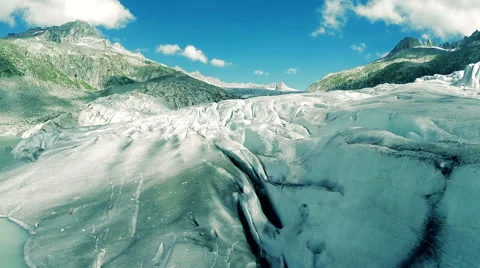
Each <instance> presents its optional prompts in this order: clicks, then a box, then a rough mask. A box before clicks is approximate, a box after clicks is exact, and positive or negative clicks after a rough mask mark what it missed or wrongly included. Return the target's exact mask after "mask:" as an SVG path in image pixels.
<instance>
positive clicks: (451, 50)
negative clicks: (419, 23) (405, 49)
mask: <svg viewBox="0 0 480 268" xmlns="http://www.w3.org/2000/svg"><path fill="white" fill-rule="evenodd" d="M413 48H432V49H437V50H442V51H447V52H454V51H457V50H458V48H454V49H445V48H443V47H437V46H414V47H413Z"/></svg>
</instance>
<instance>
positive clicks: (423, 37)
mask: <svg viewBox="0 0 480 268" xmlns="http://www.w3.org/2000/svg"><path fill="white" fill-rule="evenodd" d="M422 39H423V40H432V37H430V35H429V34H427V33H424V34H422Z"/></svg>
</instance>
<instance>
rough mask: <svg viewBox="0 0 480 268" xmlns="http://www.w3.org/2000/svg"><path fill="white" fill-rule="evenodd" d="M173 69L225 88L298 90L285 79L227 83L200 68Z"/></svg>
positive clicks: (177, 67) (176, 67)
mask: <svg viewBox="0 0 480 268" xmlns="http://www.w3.org/2000/svg"><path fill="white" fill-rule="evenodd" d="M173 69H175V70H176V71H179V72H182V73H184V74H186V75H188V76H191V77H193V78H195V79H198V80H201V81H203V82H205V83H207V84H210V85H214V86H217V87H220V88H224V89H266V90H275V91H297V89H294V88H291V87H288V86H287V85H286V84H285V83H284V82H283V81H282V82H279V83H270V84H266V85H261V84H254V83H250V82H249V83H226V82H223V81H221V80H220V79H218V78H215V77H210V76H205V75H203V74H201V73H200V72H199V71H198V70H197V71H195V72H191V73H189V72H187V71H185V70H183V69H182V68H180V67H179V66H175V67H174V68H173Z"/></svg>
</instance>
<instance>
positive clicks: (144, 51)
mask: <svg viewBox="0 0 480 268" xmlns="http://www.w3.org/2000/svg"><path fill="white" fill-rule="evenodd" d="M148 51H150V49H149V48H136V49H135V52H138V53H147V52H148Z"/></svg>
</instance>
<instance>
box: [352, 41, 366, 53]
mask: <svg viewBox="0 0 480 268" xmlns="http://www.w3.org/2000/svg"><path fill="white" fill-rule="evenodd" d="M350 48H351V49H352V50H354V51H357V52H358V53H363V51H365V49H366V48H367V45H365V43H360V44H358V45H357V44H353V45H351V46H350Z"/></svg>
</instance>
